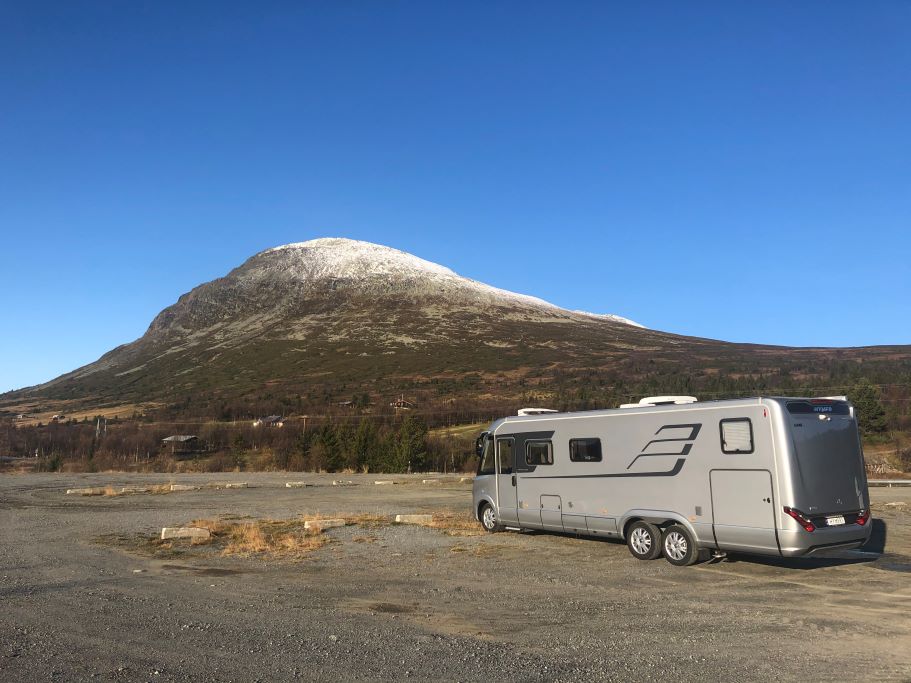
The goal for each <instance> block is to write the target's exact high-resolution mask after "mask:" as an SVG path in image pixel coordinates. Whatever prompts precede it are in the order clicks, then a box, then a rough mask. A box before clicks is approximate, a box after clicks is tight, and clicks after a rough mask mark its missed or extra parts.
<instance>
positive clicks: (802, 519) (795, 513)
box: [784, 505, 816, 531]
mask: <svg viewBox="0 0 911 683" xmlns="http://www.w3.org/2000/svg"><path fill="white" fill-rule="evenodd" d="M784 511H785V514H788V515H790V516H791V517H793V518H794V520H795V521H796V522H797V523H798V524H799V525H800V526H802V527H803V528H804V530H805V531H815V530H816V525H815V524H813V522H811V521H810V520H809V518H808V517H807V516H806V515H805V514H803V513H802V512H801V511H800V510H795V509H794V508H789V507H788V506H787V505H785V506H784Z"/></svg>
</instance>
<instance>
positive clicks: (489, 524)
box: [479, 503, 503, 534]
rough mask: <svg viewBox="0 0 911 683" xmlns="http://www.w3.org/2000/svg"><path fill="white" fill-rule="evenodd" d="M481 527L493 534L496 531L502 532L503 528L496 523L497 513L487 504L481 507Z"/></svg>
mask: <svg viewBox="0 0 911 683" xmlns="http://www.w3.org/2000/svg"><path fill="white" fill-rule="evenodd" d="M479 516H480V518H481V526H483V527H484V531H486V532H488V533H491V534H494V533H496V532H498V531H503V527H502V526H501V525H500V524H499V523H498V522H497V513H496V512H495V511H494V509H493V508H492V507H491V506H490V504H489V503H484V505H482V506H481V514H480V515H479Z"/></svg>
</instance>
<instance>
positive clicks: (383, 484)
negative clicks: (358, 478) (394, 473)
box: [373, 479, 395, 486]
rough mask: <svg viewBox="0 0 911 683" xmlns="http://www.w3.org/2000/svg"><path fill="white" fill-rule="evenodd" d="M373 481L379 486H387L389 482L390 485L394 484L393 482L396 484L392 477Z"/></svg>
mask: <svg viewBox="0 0 911 683" xmlns="http://www.w3.org/2000/svg"><path fill="white" fill-rule="evenodd" d="M373 483H374V484H376V485H377V486H385V485H387V484H388V485H392V484H394V483H395V482H394V481H392V479H380V480H379V481H375V482H373Z"/></svg>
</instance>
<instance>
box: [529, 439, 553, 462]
mask: <svg viewBox="0 0 911 683" xmlns="http://www.w3.org/2000/svg"><path fill="white" fill-rule="evenodd" d="M525 464H526V465H553V464H554V448H553V446H552V445H551V443H550V441H526V442H525Z"/></svg>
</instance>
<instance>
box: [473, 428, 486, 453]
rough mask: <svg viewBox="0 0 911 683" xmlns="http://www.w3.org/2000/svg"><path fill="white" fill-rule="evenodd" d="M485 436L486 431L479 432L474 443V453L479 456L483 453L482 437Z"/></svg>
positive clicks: (484, 437)
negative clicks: (479, 434)
mask: <svg viewBox="0 0 911 683" xmlns="http://www.w3.org/2000/svg"><path fill="white" fill-rule="evenodd" d="M486 438H487V432H484V433H483V434H481V436H479V437H478V440H477V441H475V443H474V450H475V454H476V455H477V456H478V457H479V458H480V457H482V456H483V455H484V439H486Z"/></svg>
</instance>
